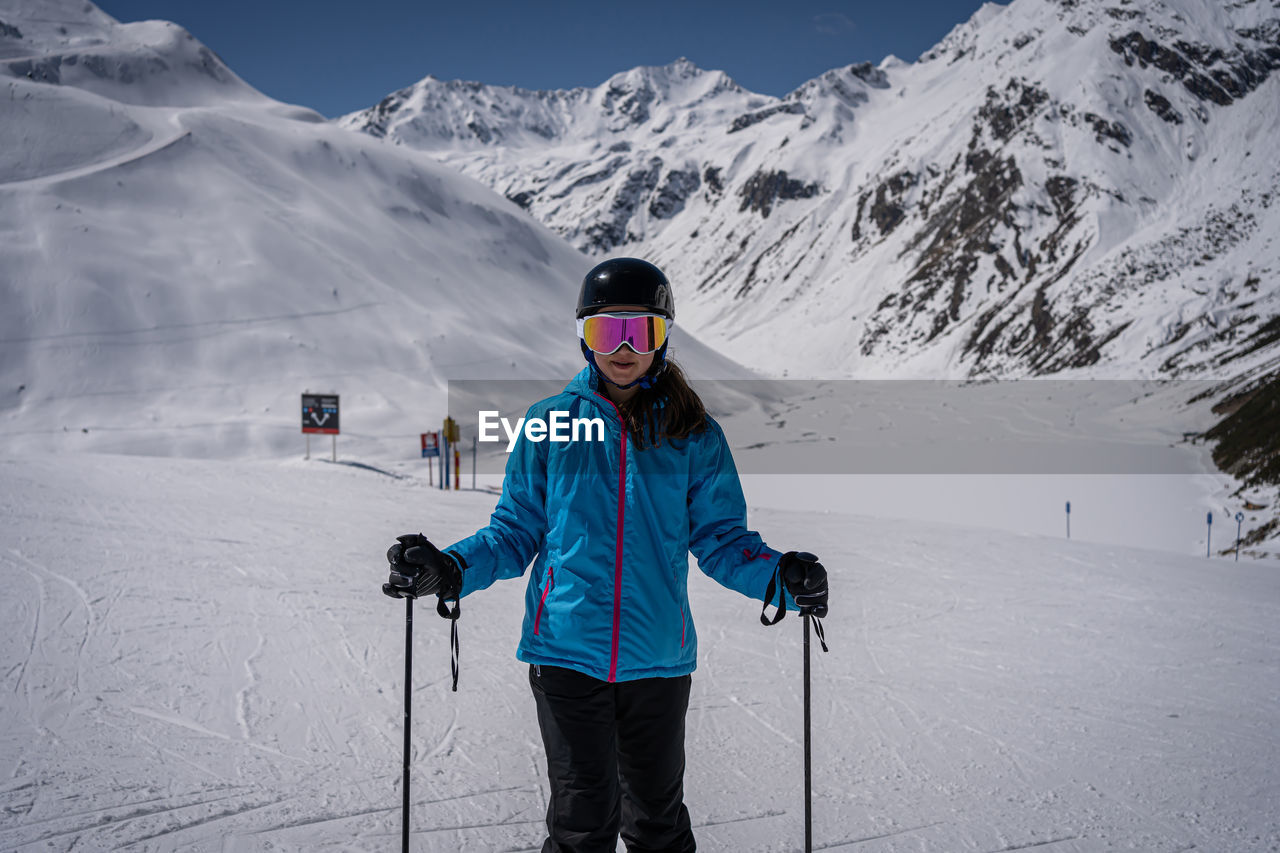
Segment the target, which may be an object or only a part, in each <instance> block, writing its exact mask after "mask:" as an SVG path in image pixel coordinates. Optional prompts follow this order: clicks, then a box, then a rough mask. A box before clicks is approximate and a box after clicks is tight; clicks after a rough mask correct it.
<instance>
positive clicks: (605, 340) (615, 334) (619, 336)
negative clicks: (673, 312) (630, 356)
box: [578, 314, 667, 355]
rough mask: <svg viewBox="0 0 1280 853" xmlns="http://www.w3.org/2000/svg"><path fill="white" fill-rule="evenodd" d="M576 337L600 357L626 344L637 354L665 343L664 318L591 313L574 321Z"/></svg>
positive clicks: (648, 351)
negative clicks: (576, 331) (576, 321)
mask: <svg viewBox="0 0 1280 853" xmlns="http://www.w3.org/2000/svg"><path fill="white" fill-rule="evenodd" d="M578 336H579V337H580V338H582V340H583V341H585V342H586V344H587V347H588V348H590V349H591V350H592V351H593V352H597V353H599V354H600V355H609V354H611V353H615V352H617V351H618V349H619V348H620V347H621V346H622V345H623V344H627V345H628V346H630V347H631V348H632V349H633V350H635V351H636V353H637V354H639V355H646V354H648V353H651V352H653V351H655V350H657V349H658V348H659V347H661V346H662V345H663V344H664V343H665V342H666V340H667V318H666V317H660V316H658V315H656V314H640V315H634V314H633V315H621V314H592V315H591V316H590V317H583V318H582V319H581V320H579V321H578Z"/></svg>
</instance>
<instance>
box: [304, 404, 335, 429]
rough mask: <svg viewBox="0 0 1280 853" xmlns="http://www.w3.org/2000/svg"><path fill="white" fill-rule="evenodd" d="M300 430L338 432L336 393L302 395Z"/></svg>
mask: <svg viewBox="0 0 1280 853" xmlns="http://www.w3.org/2000/svg"><path fill="white" fill-rule="evenodd" d="M302 431H303V432H305V433H323V434H325V435H337V434H338V395H337V394H303V395H302Z"/></svg>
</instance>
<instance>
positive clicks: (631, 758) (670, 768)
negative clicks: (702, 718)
mask: <svg viewBox="0 0 1280 853" xmlns="http://www.w3.org/2000/svg"><path fill="white" fill-rule="evenodd" d="M690 682H691V679H690V677H689V676H687V675H685V676H681V677H678V678H643V679H639V680H636V681H619V682H617V683H614V684H610V683H609V682H607V681H600V680H599V679H596V678H592V677H591V676H589V675H584V674H582V673H580V672H577V671H575V670H572V669H562V668H560V667H553V666H542V667H530V668H529V683H530V685H531V686H532V688H533V698H534V701H535V703H536V704H537V706H538V727H539V728H540V729H541V730H542V743H543V745H544V746H545V747H546V750H547V775H548V777H549V778H550V781H551V799H550V802H549V803H548V805H547V833H548V837H547V840H546V842H544V843H543V845H542V853H614V850H615V848H616V847H617V843H618V835H619V832H621V835H622V840H623V841H624V842H625V843H626V845H627V850H628V851H630V853H659V851H661V853H690V852H691V851H693V850H694V849H695V845H694V841H693V829H692V827H691V826H690V824H689V810H688V809H687V808H685V805H684V718H685V713H686V712H687V711H688V709H689V685H690Z"/></svg>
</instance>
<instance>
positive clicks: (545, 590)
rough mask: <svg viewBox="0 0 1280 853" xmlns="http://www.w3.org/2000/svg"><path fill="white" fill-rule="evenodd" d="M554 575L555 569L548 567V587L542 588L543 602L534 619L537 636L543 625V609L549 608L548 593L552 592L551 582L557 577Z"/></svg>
mask: <svg viewBox="0 0 1280 853" xmlns="http://www.w3.org/2000/svg"><path fill="white" fill-rule="evenodd" d="M554 573H555V569H554V568H553V567H551V566H547V585H546V586H544V587H543V588H542V600H540V601H539V602H538V612H537V614H536V615H535V616H534V617H533V633H534V635H535V636H536V635H537V633H538V626H539V625H541V624H542V609H543V608H544V607H546V606H547V593H549V592H551V581H552V578H553V577H554V576H555V574H554Z"/></svg>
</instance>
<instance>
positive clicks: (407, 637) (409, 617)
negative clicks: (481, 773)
mask: <svg viewBox="0 0 1280 853" xmlns="http://www.w3.org/2000/svg"><path fill="white" fill-rule="evenodd" d="M412 699H413V597H412V596H406V597H405V600H404V813H403V815H402V816H401V818H400V825H401V830H400V835H401V844H400V847H401V850H402V851H403V853H409V722H410V716H411V707H410V703H411V700H412Z"/></svg>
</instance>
